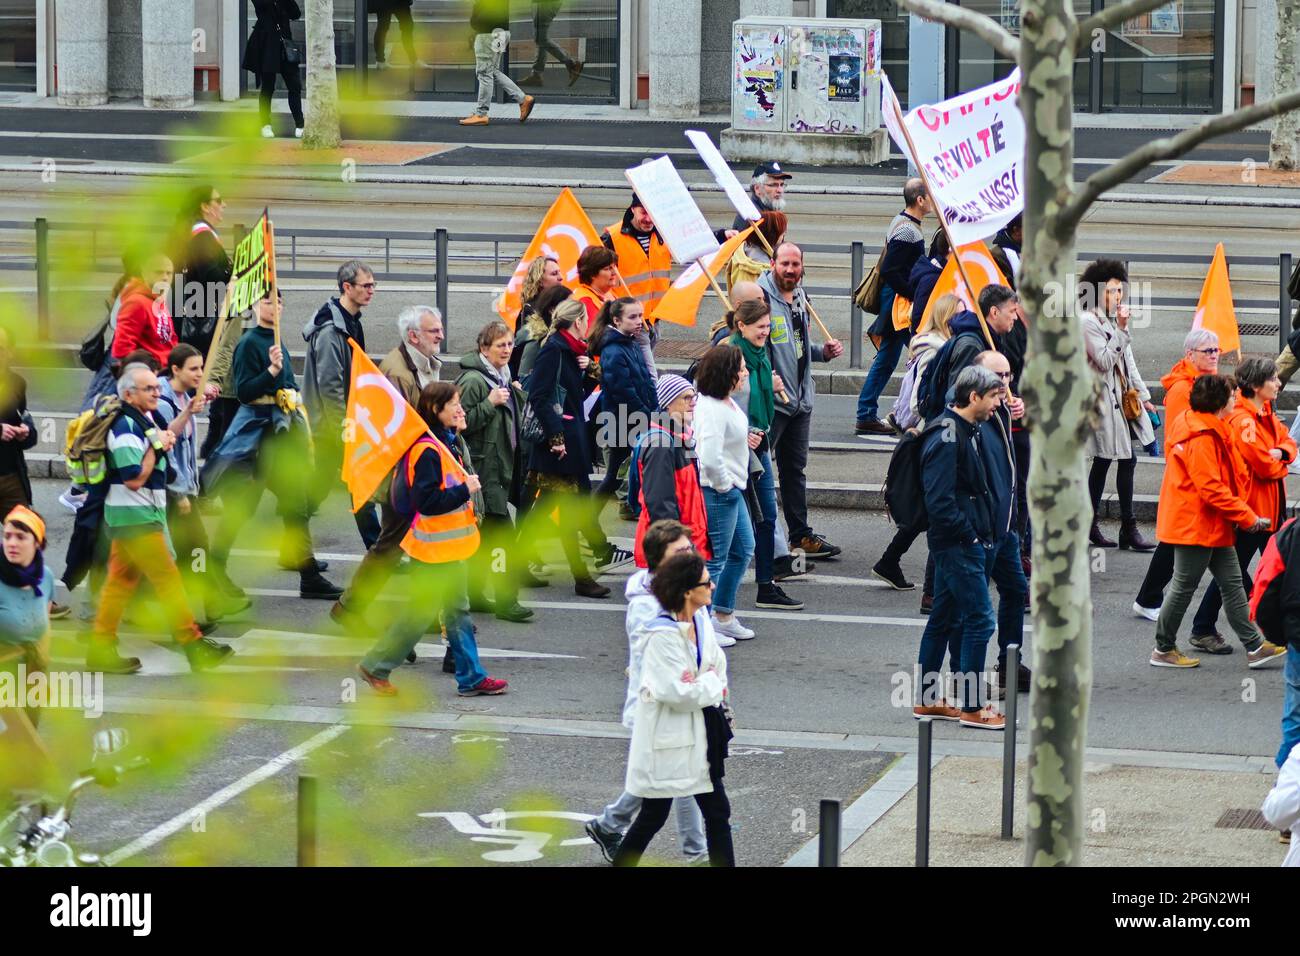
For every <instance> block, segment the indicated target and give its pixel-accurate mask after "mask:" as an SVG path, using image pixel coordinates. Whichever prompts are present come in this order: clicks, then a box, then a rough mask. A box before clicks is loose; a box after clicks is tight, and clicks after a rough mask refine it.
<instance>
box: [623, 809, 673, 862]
mask: <svg viewBox="0 0 1300 956" xmlns="http://www.w3.org/2000/svg"><path fill="white" fill-rule="evenodd" d="M672 807H673V801H672V799H671V798H669V797H646V798H645V799H644V800H642V801H641V810H640V811H639V812H638V813H637V815H636V819H635V820H633V821H632V825H631V826H630V827H628V830H627V833H625V834H623V842H622V843H620V844H619V845H618V852H617V853H615V854H614V865H615V866H636V865H638V864H639V863H640V862H641V856H642V855H643V854H644V853H645V850H646V847H648V846H649V845H650V841H651V840H653V839H654V838H655V834H656V833H658V832H659V831H660V830H661V829H663V825H664V824H665V823H667V822H668V814H669V812H670V811H671V810H672Z"/></svg>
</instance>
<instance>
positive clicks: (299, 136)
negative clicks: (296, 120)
mask: <svg viewBox="0 0 1300 956" xmlns="http://www.w3.org/2000/svg"><path fill="white" fill-rule="evenodd" d="M293 135H294V137H295V138H297V139H302V127H301V126H299V127H298V128H297V129H295V130H294V131H293Z"/></svg>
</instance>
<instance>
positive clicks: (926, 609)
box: [921, 594, 934, 614]
mask: <svg viewBox="0 0 1300 956" xmlns="http://www.w3.org/2000/svg"><path fill="white" fill-rule="evenodd" d="M932 610H934V595H933V594H922V595H921V613H922V614H929V613H930V612H931V611H932Z"/></svg>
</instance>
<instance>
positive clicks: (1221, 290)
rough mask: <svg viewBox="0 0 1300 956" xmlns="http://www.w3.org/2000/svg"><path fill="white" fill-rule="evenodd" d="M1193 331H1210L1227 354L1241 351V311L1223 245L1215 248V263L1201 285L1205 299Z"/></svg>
mask: <svg viewBox="0 0 1300 956" xmlns="http://www.w3.org/2000/svg"><path fill="white" fill-rule="evenodd" d="M1192 328H1194V329H1209V330H1210V331H1211V332H1213V333H1215V334H1216V335H1218V337H1219V348H1220V349H1221V350H1223V351H1224V352H1236V351H1239V350H1240V349H1241V331H1240V330H1239V329H1238V328H1237V310H1236V309H1234V308H1233V306H1232V286H1230V285H1229V284H1228V259H1227V257H1226V256H1224V254H1223V243H1219V244H1218V245H1217V246H1215V247H1214V260H1213V261H1212V262H1211V263H1210V271H1209V272H1207V273H1206V274H1205V284H1204V285H1203V286H1201V300H1200V301H1199V302H1197V303H1196V317H1195V318H1193V319H1192Z"/></svg>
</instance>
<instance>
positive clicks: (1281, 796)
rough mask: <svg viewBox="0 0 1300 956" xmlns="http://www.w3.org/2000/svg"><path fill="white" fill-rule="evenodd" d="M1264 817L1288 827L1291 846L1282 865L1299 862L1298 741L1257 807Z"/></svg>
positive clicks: (1281, 828) (1279, 827)
mask: <svg viewBox="0 0 1300 956" xmlns="http://www.w3.org/2000/svg"><path fill="white" fill-rule="evenodd" d="M1260 809H1261V812H1262V813H1263V814H1264V819H1266V820H1267V821H1268V822H1269V823H1271V824H1273V826H1275V827H1277V828H1278V829H1279V830H1291V831H1293V832H1292V835H1291V849H1290V851H1289V852H1288V853H1287V855H1286V859H1285V860H1283V861H1282V865H1283V866H1300V834H1296V833H1295V832H1294V831H1295V830H1296V829H1297V827H1300V744H1296V745H1295V746H1294V747H1292V748H1291V754H1290V755H1289V756H1288V757H1287V758H1286V762H1285V763H1284V764H1282V769H1281V770H1279V771H1278V773H1277V783H1275V784H1274V785H1273V789H1272V790H1270V791H1269V794H1268V796H1267V797H1265V798H1264V806H1263V807H1261V808H1260Z"/></svg>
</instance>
